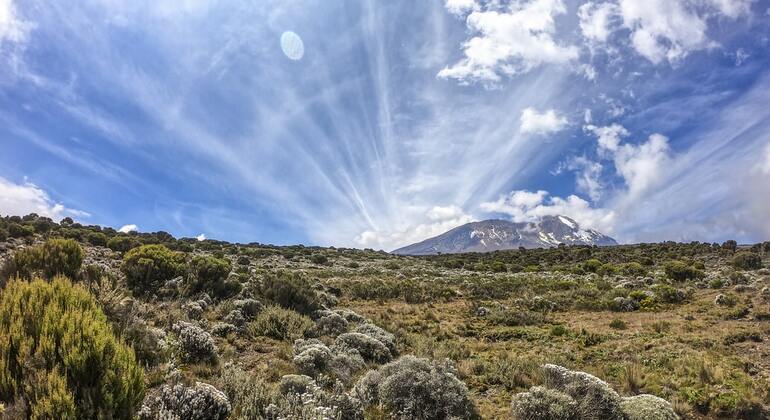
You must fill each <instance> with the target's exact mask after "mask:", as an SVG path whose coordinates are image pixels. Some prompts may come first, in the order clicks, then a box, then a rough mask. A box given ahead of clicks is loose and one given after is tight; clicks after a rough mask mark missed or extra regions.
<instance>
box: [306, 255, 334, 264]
mask: <svg viewBox="0 0 770 420" xmlns="http://www.w3.org/2000/svg"><path fill="white" fill-rule="evenodd" d="M310 262H312V263H313V264H318V265H324V264H326V263H327V262H329V259H328V258H326V255H323V254H313V255H311V256H310Z"/></svg>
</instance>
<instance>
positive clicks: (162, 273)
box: [121, 245, 184, 294]
mask: <svg viewBox="0 0 770 420" xmlns="http://www.w3.org/2000/svg"><path fill="white" fill-rule="evenodd" d="M183 269H184V254H182V253H179V252H175V251H171V250H170V249H168V248H166V247H165V246H163V245H142V246H140V247H138V248H133V249H131V250H130V251H128V252H126V255H125V256H123V265H122V266H121V270H122V271H123V274H125V275H126V283H127V284H128V287H129V288H130V289H131V290H132V291H133V292H134V293H138V294H150V293H155V292H157V291H158V289H159V288H160V287H161V286H162V285H163V283H164V282H165V281H166V280H170V279H172V278H174V277H176V276H178V275H180V274H182V272H183Z"/></svg>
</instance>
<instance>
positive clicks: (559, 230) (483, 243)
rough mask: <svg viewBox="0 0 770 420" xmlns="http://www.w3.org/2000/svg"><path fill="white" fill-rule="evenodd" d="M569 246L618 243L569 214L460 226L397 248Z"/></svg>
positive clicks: (450, 250) (419, 251) (453, 250)
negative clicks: (517, 221) (585, 225)
mask: <svg viewBox="0 0 770 420" xmlns="http://www.w3.org/2000/svg"><path fill="white" fill-rule="evenodd" d="M559 244H565V245H599V246H607V245H617V242H616V241H615V240H614V239H612V238H610V237H609V236H606V235H604V234H602V233H599V232H597V231H595V230H593V229H582V228H581V227H580V225H578V223H577V222H575V221H574V220H572V219H570V218H569V217H566V216H544V217H543V218H541V219H540V220H539V221H538V222H526V223H514V222H510V221H507V220H484V221H481V222H472V223H467V224H465V225H462V226H458V227H456V228H454V229H452V230H450V231H448V232H446V233H443V234H441V235H438V236H436V237H433V238H429V239H426V240H424V241H422V242H418V243H416V244H412V245H409V246H405V247H403V248H399V249H396V250H395V251H393V253H394V254H399V255H433V254H457V253H462V252H489V251H498V250H505V249H517V248H519V247H523V248H528V249H531V248H551V247H555V246H558V245H559Z"/></svg>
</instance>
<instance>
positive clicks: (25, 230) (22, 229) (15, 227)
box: [8, 223, 35, 238]
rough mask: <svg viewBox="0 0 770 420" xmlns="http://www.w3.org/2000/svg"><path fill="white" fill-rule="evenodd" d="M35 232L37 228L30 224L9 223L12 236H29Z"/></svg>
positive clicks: (9, 233)
mask: <svg viewBox="0 0 770 420" xmlns="http://www.w3.org/2000/svg"><path fill="white" fill-rule="evenodd" d="M34 234H35V228H33V227H32V226H29V225H20V224H18V223H11V224H9V225H8V235H10V237H11V238H28V237H30V236H32V235H34Z"/></svg>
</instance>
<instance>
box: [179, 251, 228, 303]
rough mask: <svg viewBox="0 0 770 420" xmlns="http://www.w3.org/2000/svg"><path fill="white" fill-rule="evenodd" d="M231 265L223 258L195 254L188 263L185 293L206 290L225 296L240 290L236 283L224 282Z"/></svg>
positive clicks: (216, 295)
mask: <svg viewBox="0 0 770 420" xmlns="http://www.w3.org/2000/svg"><path fill="white" fill-rule="evenodd" d="M231 269H232V266H231V264H230V261H229V260H227V259H223V258H215V257H207V256H195V257H193V258H192V260H191V261H190V264H189V271H190V279H189V281H188V287H187V294H188V295H193V294H195V293H200V292H206V293H209V294H211V295H212V296H214V297H218V298H227V297H230V296H232V295H234V294H236V293H238V292H239V291H240V283H238V285H237V286H236V285H233V284H228V283H226V279H227V275H228V274H230V270H231Z"/></svg>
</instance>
